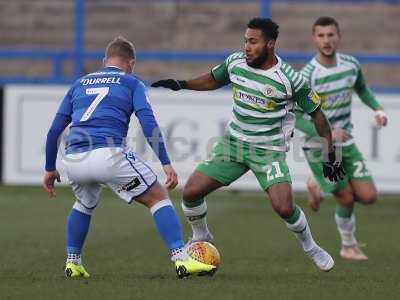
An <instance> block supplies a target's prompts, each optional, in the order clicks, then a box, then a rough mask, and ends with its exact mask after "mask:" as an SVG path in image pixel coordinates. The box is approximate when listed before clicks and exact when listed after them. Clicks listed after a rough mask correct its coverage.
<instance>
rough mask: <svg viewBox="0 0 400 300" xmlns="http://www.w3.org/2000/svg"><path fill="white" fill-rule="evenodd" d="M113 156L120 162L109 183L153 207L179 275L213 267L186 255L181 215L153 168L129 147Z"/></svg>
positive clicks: (128, 198)
mask: <svg viewBox="0 0 400 300" xmlns="http://www.w3.org/2000/svg"><path fill="white" fill-rule="evenodd" d="M121 157H122V159H121ZM110 160H114V161H116V162H118V164H115V165H113V167H112V168H111V169H109V171H110V172H109V177H108V178H107V180H106V181H105V182H106V184H107V185H108V186H109V187H110V188H111V189H112V190H113V191H114V192H116V193H117V195H118V196H119V197H120V198H121V199H123V200H125V201H126V202H128V203H132V202H133V201H135V202H139V203H141V204H143V205H145V206H146V207H147V208H148V209H149V210H150V213H151V214H152V216H153V220H154V223H155V225H156V227H157V229H158V233H159V235H160V237H161V238H162V240H163V241H164V243H165V244H166V246H167V248H168V249H169V251H170V254H171V260H172V261H174V263H175V265H176V270H177V272H178V275H179V276H180V277H181V276H182V277H183V276H187V275H190V274H194V273H202V272H211V271H213V269H215V267H214V266H210V265H206V264H202V263H199V262H197V261H194V260H192V259H190V258H189V256H188V255H187V253H186V251H185V250H184V241H183V236H182V226H181V223H180V221H179V218H178V215H177V213H176V211H175V208H174V206H173V204H172V202H171V200H170V199H169V197H168V194H167V192H166V190H165V189H164V188H163V187H162V186H161V185H160V184H159V182H158V181H157V176H156V175H155V173H154V172H153V171H152V170H151V168H150V167H148V166H147V165H146V164H145V163H144V162H143V161H141V160H140V158H139V157H137V156H136V154H135V153H134V152H133V151H129V150H127V151H122V152H118V151H116V152H115V153H114V154H113V158H112V159H110Z"/></svg>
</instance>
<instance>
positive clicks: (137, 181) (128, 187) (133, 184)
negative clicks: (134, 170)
mask: <svg viewBox="0 0 400 300" xmlns="http://www.w3.org/2000/svg"><path fill="white" fill-rule="evenodd" d="M139 185H140V179H139V178H138V177H135V178H133V179H132V180H131V181H130V182H128V183H127V184H125V185H123V186H122V187H121V188H120V189H118V193H121V192H122V191H127V192H129V191H131V190H133V189H134V188H136V187H138V186H139Z"/></svg>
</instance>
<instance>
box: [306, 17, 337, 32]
mask: <svg viewBox="0 0 400 300" xmlns="http://www.w3.org/2000/svg"><path fill="white" fill-rule="evenodd" d="M329 25H333V26H335V27H336V29H337V31H338V33H340V29H339V23H338V22H337V21H336V20H335V19H334V18H332V17H328V16H322V17H319V18H318V19H317V20H315V22H314V24H313V27H312V32H313V33H314V31H315V26H329Z"/></svg>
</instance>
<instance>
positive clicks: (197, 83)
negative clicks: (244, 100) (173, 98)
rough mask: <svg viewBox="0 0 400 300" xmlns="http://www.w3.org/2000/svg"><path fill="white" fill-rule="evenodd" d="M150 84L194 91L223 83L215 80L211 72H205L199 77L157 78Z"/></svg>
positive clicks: (215, 86)
mask: <svg viewBox="0 0 400 300" xmlns="http://www.w3.org/2000/svg"><path fill="white" fill-rule="evenodd" d="M151 86H152V87H164V88H167V89H170V90H173V91H179V90H182V89H187V90H195V91H211V90H216V89H218V88H220V87H222V86H223V84H221V83H220V82H218V81H216V80H215V79H214V77H213V75H212V74H211V73H207V74H204V75H202V76H200V77H197V78H194V79H190V80H176V79H164V80H159V81H156V82H153V83H152V84H151Z"/></svg>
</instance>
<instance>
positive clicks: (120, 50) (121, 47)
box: [105, 36, 136, 59]
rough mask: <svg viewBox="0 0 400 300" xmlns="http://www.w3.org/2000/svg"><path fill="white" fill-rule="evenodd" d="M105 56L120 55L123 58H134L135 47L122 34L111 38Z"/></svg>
mask: <svg viewBox="0 0 400 300" xmlns="http://www.w3.org/2000/svg"><path fill="white" fill-rule="evenodd" d="M105 57H106V59H107V58H110V57H121V58H123V59H135V57H136V54H135V47H134V46H133V44H132V43H131V42H130V41H128V40H127V39H126V38H124V37H123V36H118V37H116V38H115V39H113V40H112V41H111V42H110V43H109V44H108V45H107V47H106V53H105Z"/></svg>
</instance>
